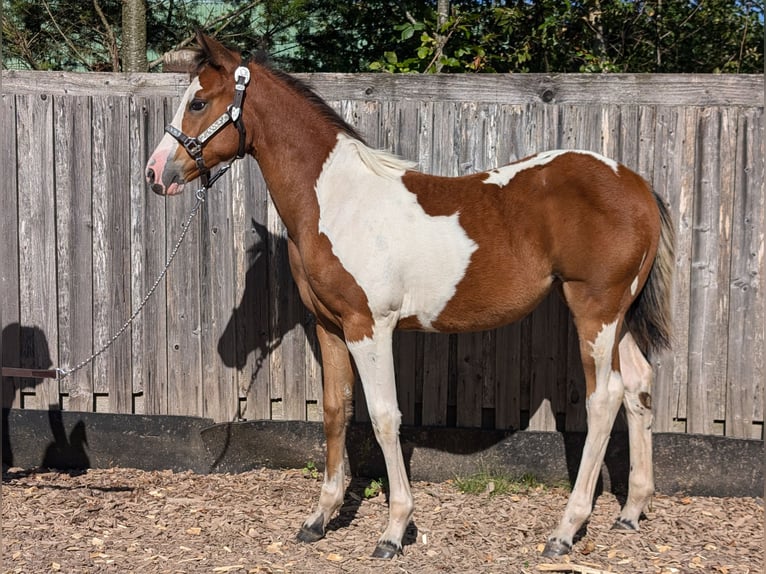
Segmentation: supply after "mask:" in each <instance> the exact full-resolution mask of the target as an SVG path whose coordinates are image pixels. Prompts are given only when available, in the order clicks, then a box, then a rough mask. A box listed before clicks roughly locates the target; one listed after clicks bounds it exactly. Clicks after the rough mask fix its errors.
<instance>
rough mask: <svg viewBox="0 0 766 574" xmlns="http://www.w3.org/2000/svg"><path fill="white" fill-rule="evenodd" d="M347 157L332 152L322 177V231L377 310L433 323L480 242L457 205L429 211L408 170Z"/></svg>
mask: <svg viewBox="0 0 766 574" xmlns="http://www.w3.org/2000/svg"><path fill="white" fill-rule="evenodd" d="M341 159H346V158H341ZM347 163H348V161H337V162H331V161H329V160H328V162H327V163H326V165H325V170H324V171H323V172H322V175H321V176H320V178H319V179H318V181H317V186H316V191H317V199H318V203H319V229H318V231H319V233H320V234H324V235H325V236H327V238H328V239H329V242H330V245H331V249H332V252H333V254H334V255H335V257H336V258H337V260H338V261H339V262H340V264H341V265H342V266H343V268H344V269H345V271H347V272H348V273H349V274H350V275H351V277H353V279H354V281H355V282H356V283H357V284H358V285H359V287H361V289H362V290H363V291H364V293H365V295H366V297H367V300H368V303H369V306H370V311H371V312H372V315H373V318H376V317H379V316H386V315H389V314H391V313H392V312H394V313H398V314H399V316H400V317H402V318H404V317H410V316H416V317H417V318H418V320H419V322H420V324H421V325H422V326H423V328H426V329H429V328H431V323H432V322H433V321H434V320H435V319H436V318H437V317H438V315H439V313H440V312H441V311H442V310H443V309H444V307H445V306H446V304H447V303H448V302H449V300H450V299H451V298H452V297H453V296H454V294H455V291H456V287H457V285H458V283H459V282H460V281H461V280H462V278H463V277H464V275H465V273H466V270H467V268H468V265H469V263H470V260H471V254H472V253H473V252H474V251H475V250H476V249H477V245H476V243H474V241H473V240H472V239H471V238H470V237H469V236H468V235H467V233H466V232H465V230H464V229H463V228H462V227H461V226H460V221H459V217H458V214H457V213H455V214H453V215H450V216H430V215H428V214H427V213H426V212H425V211H424V210H423V208H422V207H421V206H420V204H419V203H418V201H417V197H416V196H415V194H413V193H411V192H410V191H409V190H408V189H407V188H406V187H405V186H404V184H403V183H402V181H401V178H393V179H392V178H385V177H380V176H378V175H376V174H374V173H372V172H370V171H369V170H367V169H356V170H350V169H349V166H348V165H347Z"/></svg>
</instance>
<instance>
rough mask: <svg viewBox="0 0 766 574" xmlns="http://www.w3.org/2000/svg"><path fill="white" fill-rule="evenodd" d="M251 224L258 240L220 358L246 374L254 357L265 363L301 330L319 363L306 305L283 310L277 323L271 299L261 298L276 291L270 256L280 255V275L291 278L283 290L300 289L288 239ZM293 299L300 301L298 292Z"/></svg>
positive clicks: (250, 253) (220, 346) (222, 340)
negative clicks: (272, 315) (289, 261)
mask: <svg viewBox="0 0 766 574" xmlns="http://www.w3.org/2000/svg"><path fill="white" fill-rule="evenodd" d="M250 224H251V229H252V231H253V234H254V235H255V241H254V242H253V244H252V246H251V247H250V248H249V249H248V250H247V257H248V268H247V271H246V272H245V285H244V290H243V292H242V297H241V298H240V301H239V303H238V304H237V306H236V307H234V309H232V313H231V316H230V317H229V320H228V322H227V323H226V327H224V330H223V332H222V333H221V335H220V337H219V338H218V345H217V351H218V356H219V357H220V358H221V360H222V361H223V363H224V365H226V366H227V367H230V368H235V369H236V370H237V371H242V370H243V369H245V367H246V366H247V365H248V364H249V362H250V359H249V356H250V355H251V354H252V355H254V356H255V357H257V358H258V359H259V360H260V361H263V360H265V358H266V357H267V356H268V355H269V354H270V353H271V352H273V351H274V350H275V349H276V348H278V347H279V345H280V344H281V342H282V339H283V337H284V336H285V335H286V334H287V333H288V332H290V331H292V330H293V329H294V328H296V327H300V328H302V329H303V331H304V333H305V335H306V339H307V341H308V346H309V348H310V349H311V352H312V353H313V354H314V357H315V358H316V359H317V360H319V348H318V345H317V344H316V338H315V337H314V333H313V332H312V330H311V329H308V328H307V327H308V326H309V323H310V322H307V321H306V320H305V318H306V315H307V311H306V310H305V308H304V307H303V305H302V304H299V305H297V306H294V307H297V308H293V309H289V310H284V309H280V310H279V311H280V312H279V313H278V315H277V320H276V321H272V320H271V318H270V316H269V304H270V302H271V300H272V299H271V297H267V298H266V299H265V300H260V299H259V298H262V296H263V294H264V293H267V292H271V291H272V290H273V288H274V286H273V285H271V282H272V279H271V276H272V274H273V273H274V270H273V269H271V267H270V262H269V260H270V257H269V253H275V254H277V255H278V257H277V258H276V259H277V260H278V261H279V263H277V264H279V265H282V266H283V268H282V269H280V270H279V275H280V277H285V278H286V279H287V280H286V281H285V285H281V286H280V290H282V291H284V292H288V291H290V290H293V289H295V290H297V287H295V283H294V281H293V279H292V275H291V274H290V273H289V268H288V264H287V239H286V238H285V237H284V236H282V235H277V234H274V233H271V232H270V231H269V230H268V229H267V228H266V226H265V225H263V224H261V223H258V222H257V221H255V220H254V219H251V221H250ZM264 286H265V288H264ZM292 300H295V301H297V300H298V297H297V292H296V296H295V297H292ZM257 368H260V365H258V364H257V365H256V369H257Z"/></svg>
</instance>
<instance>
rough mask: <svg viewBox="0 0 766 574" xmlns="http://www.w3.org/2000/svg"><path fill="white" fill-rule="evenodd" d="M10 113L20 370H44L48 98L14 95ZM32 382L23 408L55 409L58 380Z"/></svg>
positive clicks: (52, 227)
mask: <svg viewBox="0 0 766 574" xmlns="http://www.w3.org/2000/svg"><path fill="white" fill-rule="evenodd" d="M16 112H17V120H16V121H17V129H18V132H17V138H18V139H17V144H18V148H17V157H18V160H19V162H18V175H17V177H18V188H19V190H24V191H23V193H19V195H18V214H19V288H20V293H21V297H20V324H21V333H20V334H21V349H20V351H21V366H22V367H30V368H49V367H51V366H57V365H58V324H57V317H56V311H57V309H56V299H57V294H56V255H55V254H56V243H55V242H56V216H55V201H56V200H55V183H54V179H53V170H51V169H40V166H52V165H54V150H53V140H54V138H53V101H52V98H48V97H46V96H39V95H37V96H32V95H30V96H19V97H17V98H16ZM27 382H28V381H27ZM36 383H37V386H36V387H35V388H34V391H31V390H30V389H27V390H30V396H29V398H28V400H27V399H26V398H25V399H24V401H23V405H24V407H27V408H28V407H32V408H41V409H48V408H54V409H58V408H59V406H60V397H59V388H58V386H59V385H58V381H57V380H55V379H45V380H38V381H36ZM24 392H27V391H26V390H25V391H24ZM32 393H33V394H32Z"/></svg>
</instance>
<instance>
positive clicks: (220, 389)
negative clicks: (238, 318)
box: [200, 164, 242, 422]
mask: <svg viewBox="0 0 766 574" xmlns="http://www.w3.org/2000/svg"><path fill="white" fill-rule="evenodd" d="M232 170H234V171H235V174H236V176H238V179H239V180H241V177H242V173H241V172H242V165H241V164H239V165H237V164H235V165H234V166H233V167H232ZM235 174H232V172H231V171H230V172H229V173H228V174H226V175H225V176H224V177H223V178H222V179H221V180H219V182H218V184H217V185H216V187H215V189H214V190H212V191H211V193H209V194H208V199H207V201H206V202H205V208H206V209H203V210H202V213H201V214H200V215H201V217H200V240H201V241H200V348H201V351H202V380H201V386H202V409H203V410H202V412H203V416H206V417H211V418H215V419H218V420H222V421H232V422H233V421H235V420H237V418H238V417H239V412H238V411H239V392H238V389H237V384H236V380H235V373H234V371H233V370H232V369H230V368H227V367H226V365H225V364H224V363H223V362H222V361H221V360H220V355H219V352H218V348H219V346H220V345H225V346H233V343H234V342H233V340H229V338H228V336H227V334H226V324H227V323H228V319H229V317H230V315H231V309H232V308H233V307H234V290H233V288H232V286H233V285H234V253H233V250H234V229H233V226H232V223H233V222H232V198H233V193H234V192H233V189H232V176H233V175H235Z"/></svg>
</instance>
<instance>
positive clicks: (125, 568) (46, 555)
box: [2, 468, 764, 574]
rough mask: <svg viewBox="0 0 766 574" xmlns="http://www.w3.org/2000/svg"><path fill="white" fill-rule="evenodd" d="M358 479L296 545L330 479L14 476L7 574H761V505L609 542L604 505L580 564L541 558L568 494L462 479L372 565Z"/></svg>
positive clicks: (605, 502)
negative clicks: (325, 523) (484, 488)
mask: <svg viewBox="0 0 766 574" xmlns="http://www.w3.org/2000/svg"><path fill="white" fill-rule="evenodd" d="M366 484H369V481H368V482H367V483H364V482H362V481H360V480H354V481H352V483H351V485H350V487H349V489H348V491H347V494H346V501H345V504H344V506H343V508H342V510H341V512H340V513H339V515H338V516H337V517H336V518H334V519H333V521H332V522H331V523H330V526H329V531H328V533H327V536H326V537H325V538H324V539H323V540H321V541H319V542H317V543H314V544H304V543H301V542H298V541H297V540H296V539H295V534H296V533H297V531H298V528H299V527H300V525H301V523H302V521H303V519H304V518H305V517H306V516H307V515H308V514H309V512H310V510H312V509H313V507H314V505H315V503H316V500H317V497H318V494H319V488H320V485H321V482H320V479H317V478H316V477H307V476H306V475H305V473H304V472H302V471H300V470H271V469H262V470H257V471H251V472H245V473H241V474H234V475H227V474H210V475H200V474H194V473H191V472H182V473H174V472H169V471H161V472H146V471H141V470H135V469H128V468H112V469H101V470H90V471H87V472H84V473H81V474H76V473H63V472H55V471H47V470H44V469H41V470H34V471H24V470H21V469H13V468H12V469H8V470H7V471H6V472H4V474H3V488H2V512H3V521H2V536H3V572H6V573H25V574H37V573H43V572H46V573H47V572H65V573H72V574H76V573H92V572H116V573H120V574H130V573H136V574H152V573H197V572H205V573H231V574H243V573H254V572H268V573H278V572H353V573H362V574H363V573H373V572H374V573H375V574H387V573H404V572H413V573H415V572H417V573H425V574H431V573H438V572H461V573H470V572H513V573H517V572H518V573H532V572H579V573H583V574H607V573H610V572H611V573H628V572H630V573H637V572H640V573H668V574H670V573H686V572H692V573H694V572H715V573H721V574H735V573H736V574H747V573H761V572H763V542H764V507H763V499H762V498H706V497H695V496H684V495H683V494H677V495H674V496H663V495H658V496H656V497H655V499H654V502H653V505H652V508H651V509H650V510H648V511H647V513H646V514H647V518H646V520H643V521H642V523H641V532H640V533H639V534H627V533H624V532H620V531H615V530H611V529H610V527H611V525H612V522H613V521H614V519H615V517H616V516H617V514H618V512H619V502H618V500H617V498H615V496H613V495H612V494H608V493H603V494H601V495H600V496H599V497H598V500H597V502H596V507H595V510H594V513H593V516H592V518H591V520H590V522H589V523H588V525H587V528H586V529H585V530H584V532H583V533H582V536H581V538H580V539H579V541H577V543H576V545H575V548H574V550H573V552H572V554H571V555H570V556H568V557H566V558H564V559H560V560H551V559H547V558H543V557H542V556H541V555H540V552H541V550H542V548H543V545H544V543H545V538H546V536H547V535H548V533H549V532H550V531H551V530H552V529H553V527H554V526H555V524H556V522H557V520H558V519H559V517H560V516H561V513H562V512H563V509H564V506H565V504H566V501H567V496H568V491H567V490H565V489H563V488H550V487H531V488H529V489H527V490H525V491H522V492H518V493H514V494H502V495H493V494H482V495H470V494H463V493H461V492H460V491H459V490H458V489H457V488H456V486H455V484H454V483H453V482H451V481H448V482H444V483H426V482H416V483H413V494H414V496H415V503H416V511H415V516H414V519H413V524H412V525H411V526H410V529H409V531H408V533H407V537H406V539H405V548H404V553H403V554H402V555H400V556H398V557H396V558H395V559H393V560H391V561H388V562H385V561H381V560H376V559H373V558H370V553H371V552H372V550H373V548H374V546H375V542H376V540H377V537H378V535H379V534H380V533H381V532H382V530H383V528H384V527H385V523H386V520H387V514H388V507H387V504H386V499H385V496H384V495H383V494H381V495H378V496H376V497H374V498H369V499H365V498H364V496H363V490H364V486H365V485H366Z"/></svg>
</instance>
